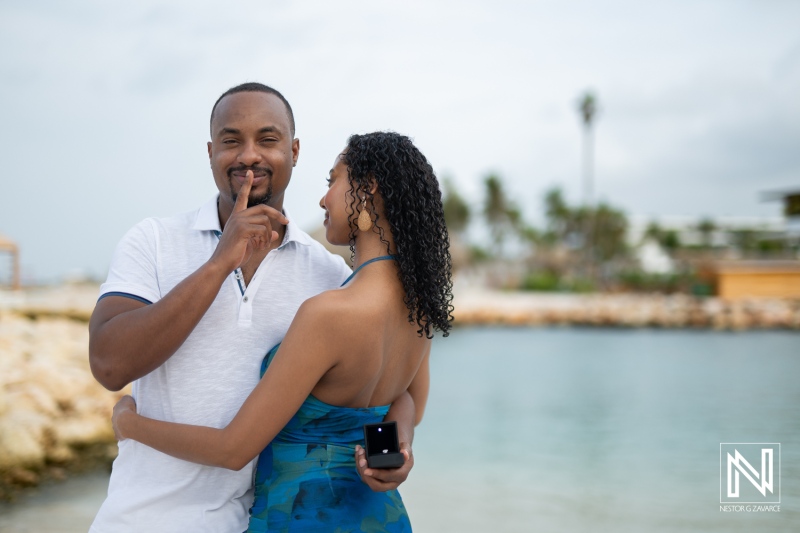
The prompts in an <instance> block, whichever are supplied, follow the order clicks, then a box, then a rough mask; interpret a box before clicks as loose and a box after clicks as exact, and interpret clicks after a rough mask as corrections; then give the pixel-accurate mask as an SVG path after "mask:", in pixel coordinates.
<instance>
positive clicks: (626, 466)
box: [403, 328, 800, 532]
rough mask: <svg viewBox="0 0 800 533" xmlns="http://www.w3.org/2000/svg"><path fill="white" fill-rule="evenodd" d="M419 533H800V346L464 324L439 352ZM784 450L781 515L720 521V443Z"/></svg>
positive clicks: (790, 337)
mask: <svg viewBox="0 0 800 533" xmlns="http://www.w3.org/2000/svg"><path fill="white" fill-rule="evenodd" d="M431 373H432V378H431V381H432V382H431V394H430V399H429V408H428V411H427V413H426V417H425V419H424V421H423V422H422V424H421V425H420V427H419V428H418V429H417V435H416V438H415V446H414V450H415V458H416V464H415V468H414V471H413V473H412V479H411V480H409V481H408V482H407V484H406V485H407V487H406V490H405V492H404V493H403V494H404V498H405V499H406V501H407V505H408V507H409V512H410V514H411V518H412V524H414V525H415V526H416V527H417V529H418V530H419V531H453V532H467V531H475V532H478V531H481V532H485V531H493V532H512V531H514V532H516V531H520V532H522V531H525V532H527V531H615V532H618V531H632V532H633V531H636V532H640V531H720V532H721V531H726V532H728V531H764V532H766V531H791V530H795V531H797V530H800V407H798V406H800V383H799V382H798V380H800V335H797V334H796V333H789V332H746V333H728V332H693V331H661V330H635V331H631V330H611V329H609V330H600V329H502V328H487V329H463V330H457V331H455V332H454V333H453V334H452V335H451V337H450V338H447V339H437V340H436V341H435V345H434V350H433V355H432V367H431ZM721 442H780V443H781V444H782V447H781V448H782V450H781V452H782V462H781V474H782V477H781V480H782V487H781V493H782V494H781V496H782V498H781V502H782V503H781V507H780V509H781V511H780V513H722V512H720V504H719V501H720V498H719V496H720V466H719V465H720V463H719V453H720V443H721Z"/></svg>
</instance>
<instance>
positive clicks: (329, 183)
mask: <svg viewBox="0 0 800 533" xmlns="http://www.w3.org/2000/svg"><path fill="white" fill-rule="evenodd" d="M325 181H326V182H328V187H330V186H331V182H332V181H333V180H332V179H330V178H325Z"/></svg>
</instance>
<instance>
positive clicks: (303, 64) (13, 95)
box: [0, 0, 800, 280]
mask: <svg viewBox="0 0 800 533" xmlns="http://www.w3.org/2000/svg"><path fill="white" fill-rule="evenodd" d="M645 4H646V5H645ZM798 28H800V2H796V1H769V0H761V1H753V2H737V1H733V0H725V1H718V2H710V1H709V2H706V1H700V0H693V1H687V2H679V1H670V2H660V3H657V2H640V1H619V2H617V1H586V2H577V1H539V2H534V1H530V2H502V1H498V0H494V1H491V2H489V1H458V2H436V1H424V2H416V1H404V2H375V1H370V2H367V1H364V2H326V1H303V2H267V1H252V2H236V1H230V2H225V3H220V2H215V3H211V2H197V1H191V2H189V1H186V2H169V3H168V4H167V3H165V2H150V1H138V2H126V3H121V2H103V1H97V2H89V1H83V2H81V1H73V2H56V1H52V2H45V1H41V2H30V1H10V0H5V1H4V2H3V3H2V4H0V50H2V52H0V121H1V122H2V130H1V131H0V136H2V137H1V138H0V156H1V157H2V175H1V176H0V180H2V181H0V184H1V185H0V234H5V235H7V236H9V237H11V238H13V239H15V240H16V241H17V242H18V243H19V244H20V246H21V248H22V264H23V269H24V275H25V277H26V278H27V279H28V280H31V279H38V280H56V279H58V278H59V277H60V276H63V275H65V274H68V273H74V272H86V273H89V274H94V275H96V276H99V277H104V276H105V273H106V269H107V267H108V262H109V260H110V257H111V254H112V252H113V249H114V246H115V245H116V243H117V241H118V240H119V239H120V237H121V236H122V235H123V234H124V233H125V231H127V229H128V228H129V227H130V226H132V225H133V224H135V223H136V222H138V221H139V220H141V219H143V218H145V217H148V216H166V215H170V214H173V213H176V212H181V211H186V210H190V209H194V208H196V207H197V206H199V205H200V204H202V203H203V202H205V201H206V200H207V199H208V198H210V197H211V196H212V194H213V193H214V192H215V191H216V188H215V186H214V182H213V180H212V177H211V173H210V170H209V167H208V158H207V153H206V145H205V143H206V141H207V140H208V115H209V112H210V109H211V106H212V104H213V103H214V101H215V99H216V98H217V96H218V95H219V94H220V93H221V92H223V91H224V90H225V89H227V88H228V87H230V86H232V85H235V84H238V83H241V82H243V81H261V82H264V83H267V84H270V85H273V86H274V87H276V88H277V89H279V90H280V91H282V92H283V93H284V94H285V95H286V97H287V98H288V99H289V101H290V102H291V103H292V106H293V108H294V112H295V116H296V119H297V135H298V137H299V138H300V140H301V154H300V161H299V163H298V165H297V168H296V169H295V172H294V176H293V178H292V184H291V185H290V189H289V192H288V193H287V209H288V211H289V213H290V215H291V216H292V217H293V218H294V219H295V220H296V221H297V222H299V223H300V225H301V226H302V227H303V228H305V229H307V230H310V229H313V228H315V227H317V226H318V225H319V224H320V223H321V210H320V209H319V207H318V206H317V202H318V200H319V197H320V196H321V195H322V194H323V191H324V188H325V182H324V178H325V176H326V174H327V171H328V169H329V168H330V166H331V164H332V162H333V159H334V157H335V156H336V154H337V153H338V152H339V151H340V150H341V148H342V147H343V146H344V143H345V141H346V139H347V136H348V135H349V134H351V133H354V132H368V131H373V130H378V129H392V130H395V131H398V132H401V133H405V134H407V135H410V136H412V137H413V138H414V139H415V142H416V144H417V145H418V146H419V147H420V149H421V150H422V151H423V152H424V153H425V154H426V155H427V156H428V158H429V159H430V161H431V163H432V164H433V166H434V168H435V169H436V170H437V172H438V173H439V175H440V176H444V175H447V176H451V177H452V179H453V180H454V182H455V183H456V184H457V186H458V187H459V189H460V190H461V191H462V192H463V194H464V195H465V197H466V198H467V199H468V200H469V201H470V202H471V203H473V204H474V205H476V206H477V205H479V204H480V201H481V192H482V179H483V177H484V176H485V175H486V174H487V173H488V172H496V173H498V174H499V175H500V176H501V177H502V178H503V179H504V181H505V183H506V186H507V188H508V190H509V192H510V193H511V194H512V195H513V197H514V198H515V199H516V200H517V201H518V202H519V203H520V204H521V206H522V207H523V209H524V211H525V214H526V216H527V217H528V218H529V219H530V220H531V221H536V220H541V200H542V195H543V193H544V192H545V191H546V190H547V189H548V188H549V187H552V186H555V185H559V186H561V187H562V188H563V189H564V190H565V192H566V194H567V197H568V199H570V200H571V201H576V202H577V201H579V200H580V199H581V181H580V180H581V175H580V170H581V161H580V153H581V144H580V143H581V130H580V122H579V118H578V115H577V113H576V102H577V100H578V97H579V96H580V95H581V93H582V92H583V91H585V90H587V89H591V90H593V91H595V92H596V94H597V96H598V98H599V102H600V108H601V110H600V114H599V117H598V121H597V127H596V173H595V174H596V191H597V197H598V198H600V199H603V200H606V201H608V202H611V203H612V204H614V205H617V206H619V207H621V208H623V209H624V210H625V211H626V212H628V213H629V214H632V215H644V216H657V215H673V214H674V215H692V216H704V215H709V216H723V215H753V216H775V215H779V214H780V205H779V204H777V203H765V202H762V201H760V199H759V193H760V192H761V191H764V190H771V189H782V188H789V187H793V186H794V187H798V186H800V97H798V95H800V30H798Z"/></svg>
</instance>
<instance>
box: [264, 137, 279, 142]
mask: <svg viewBox="0 0 800 533" xmlns="http://www.w3.org/2000/svg"><path fill="white" fill-rule="evenodd" d="M277 140H278V139H275V138H273V137H266V138H264V139H261V142H262V143H274V142H275V141H277Z"/></svg>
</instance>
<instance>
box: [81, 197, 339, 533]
mask: <svg viewBox="0 0 800 533" xmlns="http://www.w3.org/2000/svg"><path fill="white" fill-rule="evenodd" d="M287 218H288V215H287ZM220 232H221V228H220V223H219V215H218V211H217V197H216V196H215V197H214V198H213V199H212V200H211V201H209V202H208V203H207V204H206V205H204V206H203V207H201V208H200V209H199V210H196V211H192V212H188V213H183V214H180V215H176V216H173V217H169V218H148V219H146V220H144V221H142V222H140V223H139V224H137V225H136V226H134V227H133V228H132V229H131V230H130V231H129V232H128V233H127V234H126V235H125V237H123V239H122V241H121V242H120V243H119V245H118V246H117V249H116V252H115V253H114V257H113V259H112V262H111V267H110V269H109V274H108V279H107V281H106V283H104V284H103V285H102V286H101V287H100V295H101V296H100V297H101V298H103V297H105V296H109V295H112V294H114V295H121V296H127V297H130V298H134V299H138V300H141V301H144V302H146V303H155V302H157V301H158V300H159V299H161V298H162V297H163V296H164V295H166V294H167V293H169V291H171V290H172V288H173V287H175V285H177V284H178V283H180V282H181V281H183V280H184V279H185V278H186V277H187V276H189V275H190V274H191V273H193V272H195V271H196V270H197V269H198V268H200V266H201V265H203V264H204V263H205V262H206V261H208V259H209V258H210V257H211V255H212V254H213V252H214V250H215V249H216V247H217V243H218V242H219V234H220ZM349 274H350V268H349V267H348V266H347V265H346V264H345V262H344V260H342V258H341V257H338V256H335V255H332V254H330V253H329V252H328V251H327V250H325V248H324V247H323V246H322V245H321V244H319V243H318V242H316V241H314V240H313V239H311V237H309V236H308V235H307V234H306V233H305V232H303V231H301V230H300V229H299V228H298V227H297V226H296V225H295V224H294V223H292V222H291V220H290V222H289V224H288V225H287V226H286V233H285V236H284V239H283V243H282V244H281V245H280V246H279V247H278V248H277V249H275V250H273V251H271V252H270V253H269V254H268V255H267V257H266V258H265V259H264V260H263V261H262V263H261V265H260V266H259V267H258V269H257V270H256V273H255V274H254V275H253V279H252V280H250V284H249V285H247V287H245V286H244V281H243V280H242V279H238V278H240V277H241V273H240V271H237V272H235V273H232V274H231V275H230V276H229V277H228V279H227V280H226V281H225V282H224V283H223V285H222V288H221V289H220V291H219V294H217V297H216V299H215V300H214V302H213V303H212V304H211V307H210V308H209V309H208V311H206V313H205V315H204V316H203V318H202V319H201V320H200V322H199V323H198V324H197V326H196V327H195V328H194V331H192V333H191V334H190V335H189V337H188V338H187V339H186V341H185V342H184V343H183V345H182V346H181V347H180V348H179V349H178V350H177V351H176V352H175V354H174V355H173V356H172V357H170V358H169V359H167V361H166V362H165V363H164V364H163V365H161V366H160V367H158V368H157V369H155V370H153V371H152V372H151V373H149V374H147V375H146V376H144V377H142V378H140V379H138V380H136V381H135V382H134V383H133V396H134V398H135V399H136V404H137V409H138V412H139V413H141V414H142V415H144V416H147V417H150V418H155V419H158V420H167V421H173V422H183V423H187V424H196V425H202V426H211V427H215V428H221V427H224V426H225V425H227V424H228V423H229V422H230V421H231V420H232V419H233V417H234V415H235V414H236V413H237V411H238V410H239V408H240V407H241V405H242V404H243V403H244V400H245V399H246V398H247V396H248V395H249V394H250V392H251V391H252V390H253V388H255V386H256V384H257V383H258V380H259V370H260V365H261V361H262V359H263V358H264V355H265V354H266V353H267V351H268V350H269V349H270V348H272V347H273V346H274V345H275V344H277V343H278V342H280V341H281V340H282V339H283V337H284V335H285V334H286V331H287V330H288V329H289V324H290V323H291V321H292V318H294V315H295V313H296V312H297V309H298V308H299V307H300V304H302V303H303V302H304V301H305V300H306V299H308V298H310V297H312V296H314V295H316V294H319V293H321V292H323V291H325V290H328V289H333V288H336V287H339V286H340V284H341V283H342V282H343V281H344V280H345V278H346V277H347V276H348V275H349ZM264 416H265V417H268V416H269V411H268V410H265V412H264ZM254 468H255V460H253V461H252V462H251V463H250V464H249V465H248V466H246V467H244V468H243V469H242V470H240V471H238V472H232V471H230V470H226V469H223V468H214V467H208V466H201V465H197V464H194V463H189V462H186V461H182V460H179V459H174V458H172V457H170V456H168V455H165V454H162V453H160V452H158V451H156V450H153V449H152V448H149V447H147V446H145V445H143V444H140V443H138V442H134V441H132V440H130V439H127V440H124V441H122V442H121V443H120V449H119V456H118V457H117V459H116V460H115V461H114V465H113V469H112V472H111V480H110V482H109V487H108V497H107V498H106V500H105V502H104V503H103V505H102V507H101V508H100V511H99V512H98V514H97V517H96V518H95V521H94V523H93V524H92V527H91V529H90V533H107V532H118V531H119V532H123V531H124V532H136V533H141V532H145V531H146V532H148V533H159V532H164V533H174V532H179V531H181V532H182V531H192V532H209V533H212V532H213V533H221V532H226V533H227V532H240V531H244V530H245V529H246V528H247V521H248V511H249V509H250V506H251V504H252V484H253V473H254Z"/></svg>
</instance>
